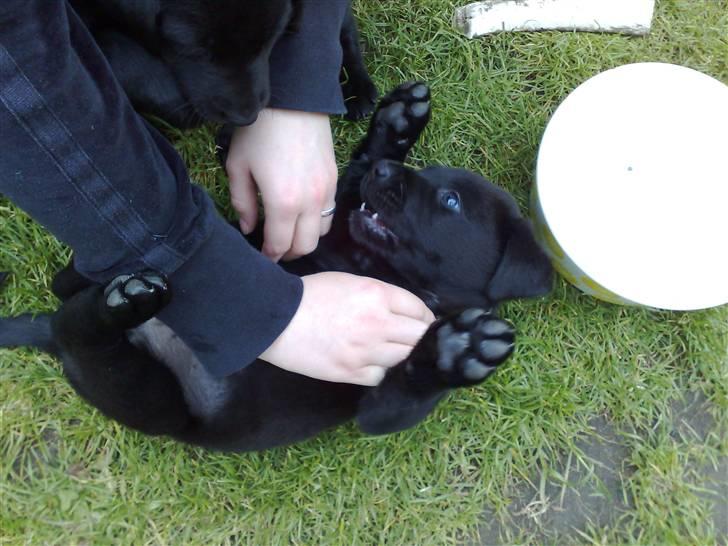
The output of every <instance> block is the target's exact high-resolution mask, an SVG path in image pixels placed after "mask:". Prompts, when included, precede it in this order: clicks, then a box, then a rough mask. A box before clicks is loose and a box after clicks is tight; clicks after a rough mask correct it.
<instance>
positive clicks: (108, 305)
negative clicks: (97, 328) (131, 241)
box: [100, 271, 171, 329]
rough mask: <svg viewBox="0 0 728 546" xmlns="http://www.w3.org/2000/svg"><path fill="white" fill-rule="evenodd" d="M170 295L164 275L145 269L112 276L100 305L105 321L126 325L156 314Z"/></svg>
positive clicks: (120, 325) (139, 321)
mask: <svg viewBox="0 0 728 546" xmlns="http://www.w3.org/2000/svg"><path fill="white" fill-rule="evenodd" d="M170 298H171V291H170V289H169V285H168V283H167V279H166V278H165V277H164V275H162V274H160V273H156V272H154V271H144V272H141V273H134V274H132V275H120V276H118V277H116V278H115V279H114V280H112V281H111V282H110V283H109V284H108V285H107V286H106V288H105V289H104V291H103V294H102V298H101V301H100V305H101V311H102V314H103V316H104V317H105V318H106V320H107V321H109V322H111V323H112V324H114V325H115V326H118V327H120V328H124V329H129V328H134V327H136V326H139V325H140V324H142V323H144V322H146V321H147V320H149V319H150V318H152V317H153V316H154V315H156V314H157V313H158V312H159V311H160V310H161V309H162V308H163V307H164V306H165V305H166V304H167V303H168V302H169V300H170Z"/></svg>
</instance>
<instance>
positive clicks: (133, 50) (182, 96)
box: [70, 0, 376, 128]
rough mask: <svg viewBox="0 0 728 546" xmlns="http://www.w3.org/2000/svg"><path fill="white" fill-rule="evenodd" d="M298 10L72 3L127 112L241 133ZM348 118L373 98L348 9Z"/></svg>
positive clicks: (274, 4) (273, 1)
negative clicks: (126, 98) (274, 51)
mask: <svg viewBox="0 0 728 546" xmlns="http://www.w3.org/2000/svg"><path fill="white" fill-rule="evenodd" d="M302 1H303V0H266V1H265V2H260V1H256V0H70V3H71V5H72V6H73V8H74V9H75V10H76V11H77V12H78V13H79V14H80V15H81V17H82V19H83V20H84V22H85V23H86V25H87V26H88V28H89V29H90V30H91V32H92V34H93V35H94V38H95V39H96V41H97V43H98V44H99V46H100V47H101V49H102V51H103V52H104V54H105V56H106V57H107V59H108V61H109V63H110V65H111V68H112V70H113V71H114V74H115V75H116V77H117V79H118V80H119V82H120V83H121V85H122V87H123V88H124V90H125V91H126V93H127V95H128V96H129V98H130V100H131V102H132V104H133V105H134V107H135V108H136V109H137V110H139V111H140V112H142V113H147V114H152V115H155V116H157V117H159V118H161V119H163V120H165V121H166V122H168V123H170V124H171V125H174V126H176V127H181V128H186V127H194V126H197V125H200V124H202V123H204V122H217V123H229V124H233V125H248V124H250V123H252V122H253V121H255V119H256V117H257V115H258V112H259V111H260V110H261V109H262V108H264V107H265V106H266V105H267V103H268V100H269V97H270V83H269V63H268V59H269V56H270V52H271V50H272V49H273V46H274V45H275V43H276V42H277V41H278V39H279V38H280V37H281V36H282V35H283V34H284V33H285V32H295V31H296V22H297V17H298V14H299V11H300V7H301V6H300V3H301V2H302ZM341 42H342V46H343V48H344V64H345V68H346V72H347V73H348V75H349V79H348V80H347V83H346V84H345V91H346V92H347V93H348V94H347V97H352V99H351V102H349V103H347V107H348V111H349V114H348V117H350V118H351V119H359V118H361V117H363V116H364V115H366V114H368V113H370V112H371V111H372V110H373V107H374V101H375V100H376V88H375V87H374V85H373V84H372V82H371V79H370V78H369V75H368V73H367V71H366V68H365V67H364V63H363V60H362V58H361V51H360V49H359V43H358V35H357V30H356V23H355V21H354V18H353V16H352V15H351V9H350V8H349V12H348V14H347V17H346V21H345V25H344V27H343V29H342V33H341Z"/></svg>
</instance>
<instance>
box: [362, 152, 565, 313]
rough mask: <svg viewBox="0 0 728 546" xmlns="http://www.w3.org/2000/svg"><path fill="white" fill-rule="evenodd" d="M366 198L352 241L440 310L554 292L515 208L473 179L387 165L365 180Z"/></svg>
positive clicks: (455, 172)
mask: <svg viewBox="0 0 728 546" xmlns="http://www.w3.org/2000/svg"><path fill="white" fill-rule="evenodd" d="M361 198H362V201H363V204H362V208H361V209H360V210H358V211H354V212H352V213H351V216H350V218H349V231H350V234H351V236H352V238H353V239H354V240H355V241H356V242H357V243H358V244H359V245H361V246H363V247H365V248H366V249H367V250H368V251H369V252H371V253H373V254H375V255H378V256H381V257H382V258H384V259H385V260H386V261H387V263H388V264H389V265H390V266H391V267H392V268H393V269H394V270H395V271H396V272H397V273H398V274H399V275H401V276H402V277H403V278H404V279H405V281H406V284H407V285H408V288H410V289H412V290H413V291H415V292H416V293H418V295H420V296H421V297H422V298H423V299H424V300H425V301H426V302H427V303H428V304H429V305H430V306H431V307H434V308H436V310H438V311H448V310H451V309H457V308H462V307H469V306H481V307H490V306H492V305H493V304H496V303H498V302H500V301H502V300H507V299H511V298H519V297H532V296H539V295H543V294H546V293H547V292H548V291H549V290H550V288H551V278H552V268H551V264H550V262H549V260H548V258H547V257H546V255H545V254H544V253H543V251H542V250H541V248H540V247H539V246H538V244H537V243H536V241H535V240H534V238H533V234H532V231H531V226H530V224H529V223H528V221H527V220H525V219H524V218H523V217H522V216H521V215H520V213H519V210H518V207H517V205H516V203H515V201H514V200H513V198H512V197H511V196H510V195H509V194H508V193H507V192H505V191H504V190H501V189H499V188H497V187H495V186H494V185H492V184H490V183H489V182H487V181H486V180H485V179H483V178H482V177H480V176H478V175H476V174H475V173H472V172H470V171H466V170H462V169H453V168H448V167H430V168H426V169H423V170H420V171H415V170H413V169H410V168H408V167H405V166H404V165H402V164H400V163H397V162H394V161H386V160H382V161H378V162H376V163H375V164H374V165H373V166H372V168H371V169H370V171H369V172H368V174H367V175H366V176H365V177H364V180H363V181H362V184H361Z"/></svg>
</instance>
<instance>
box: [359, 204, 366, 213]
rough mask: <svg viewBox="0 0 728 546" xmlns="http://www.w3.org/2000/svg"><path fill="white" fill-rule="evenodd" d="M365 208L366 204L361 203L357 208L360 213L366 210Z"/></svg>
mask: <svg viewBox="0 0 728 546" xmlns="http://www.w3.org/2000/svg"><path fill="white" fill-rule="evenodd" d="M366 208H367V204H366V203H362V204H361V207H359V210H360V211H362V212H364V210H366Z"/></svg>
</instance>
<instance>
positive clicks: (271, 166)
mask: <svg viewBox="0 0 728 546" xmlns="http://www.w3.org/2000/svg"><path fill="white" fill-rule="evenodd" d="M225 168H226V170H227V174H228V177H229V178H230V198H231V201H232V205H233V208H234V209H235V210H236V211H237V213H238V216H239V217H240V228H241V229H242V231H243V233H246V234H247V233H250V232H251V231H252V230H253V228H254V227H255V225H256V223H257V221H258V203H257V198H256V196H257V191H260V194H261V196H262V198H263V208H264V209H265V224H264V227H263V249H262V251H263V254H265V255H266V256H268V257H270V258H271V259H272V260H273V261H278V260H279V259H281V258H283V259H292V258H297V257H299V256H302V255H304V254H308V253H310V252H312V251H313V250H314V249H315V248H316V245H317V244H318V239H319V237H320V236H321V235H325V234H326V233H327V232H328V231H329V228H330V227H331V220H332V218H333V217H332V216H328V217H325V218H322V217H321V211H322V210H325V209H328V208H330V207H332V206H333V205H334V197H335V194H336V179H337V171H336V161H335V158H334V146H333V142H332V139H331V126H330V124H329V117H328V115H326V114H319V113H312V112H300V111H296V110H283V109H277V108H265V109H264V110H262V111H261V112H260V114H259V115H258V119H257V120H256V121H255V123H253V124H252V125H248V126H246V127H238V128H237V129H236V130H235V132H234V133H233V137H232V142H231V143H230V151H229V153H228V158H227V162H226V164H225Z"/></svg>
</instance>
